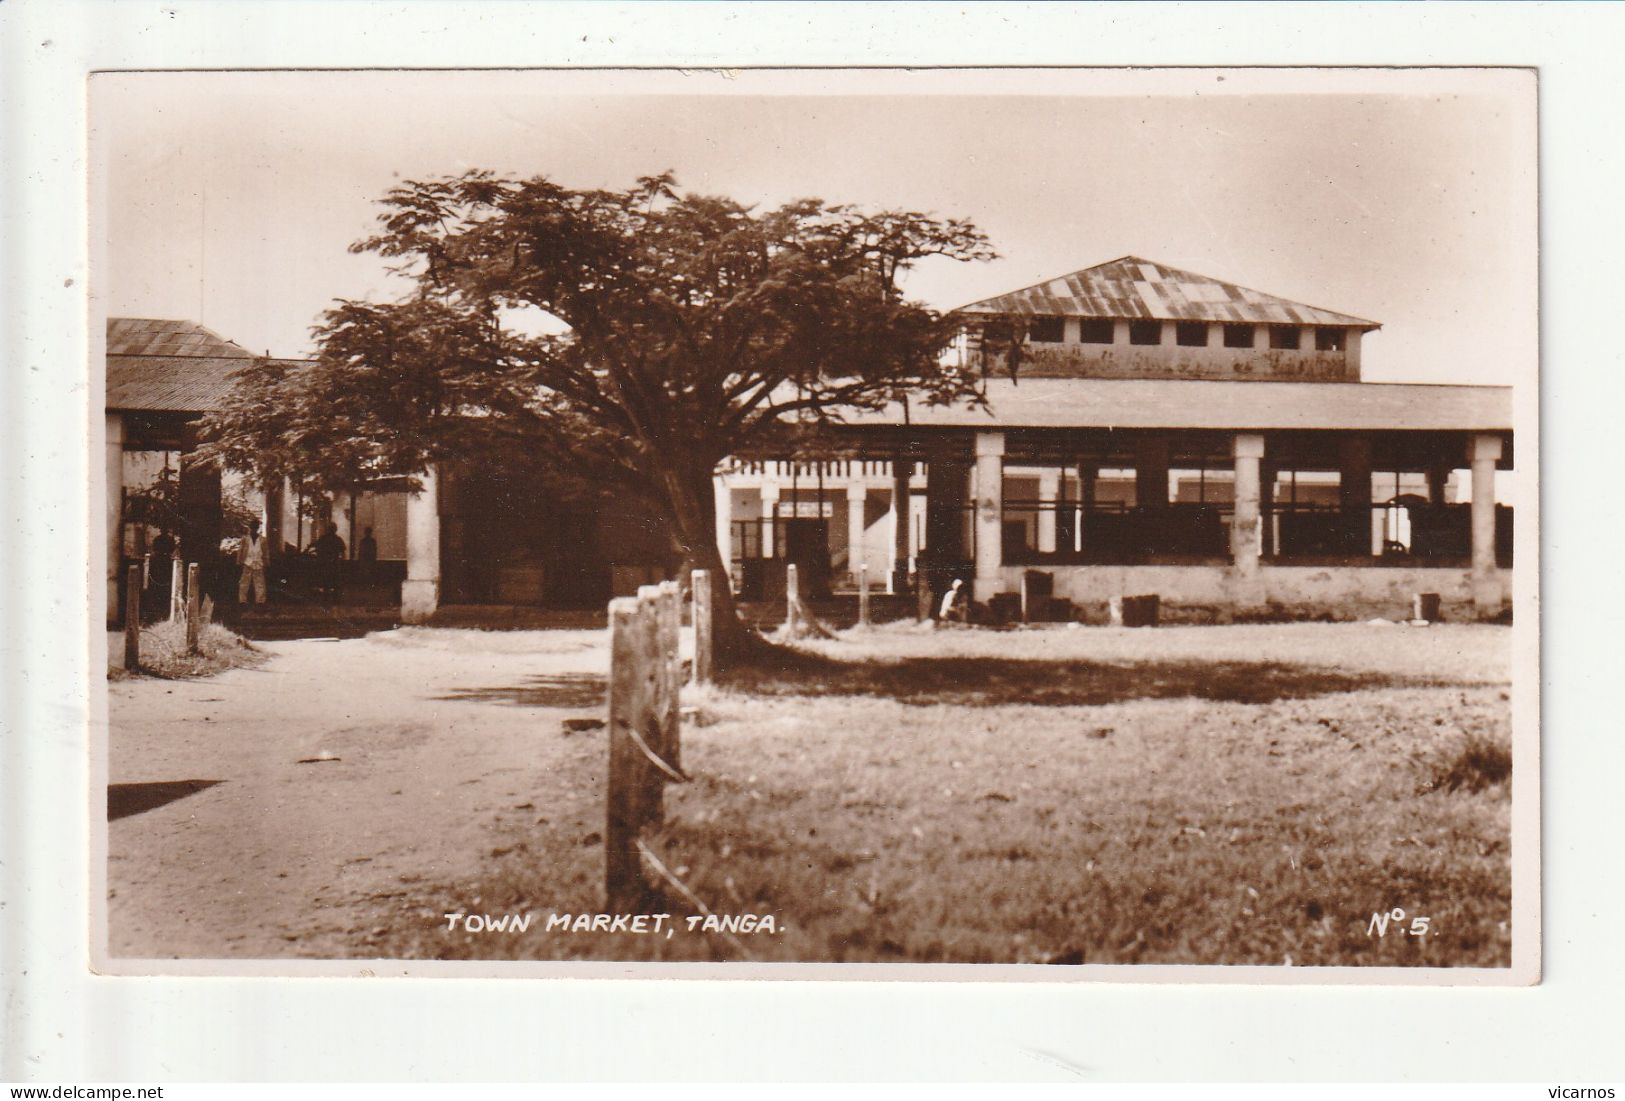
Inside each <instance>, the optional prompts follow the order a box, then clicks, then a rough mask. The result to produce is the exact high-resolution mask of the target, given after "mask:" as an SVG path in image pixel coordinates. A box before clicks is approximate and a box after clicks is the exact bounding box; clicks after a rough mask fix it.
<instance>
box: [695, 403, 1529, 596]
mask: <svg viewBox="0 0 1625 1101" xmlns="http://www.w3.org/2000/svg"><path fill="white" fill-rule="evenodd" d="M829 439H830V440H831V445H830V447H831V450H830V453H831V454H839V455H843V456H845V457H846V458H847V459H848V460H849V461H856V462H861V463H863V464H865V465H864V467H863V470H864V471H865V472H866V474H873V473H876V472H877V471H878V470H879V469H886V470H889V472H890V473H891V475H892V477H891V481H892V485H891V490H890V516H891V518H892V519H891V522H890V524H889V533H890V534H891V536H892V538H893V539H894V540H895V545H894V547H893V548H892V553H891V555H890V563H891V566H892V570H893V574H894V576H893V577H892V579H891V584H892V587H893V588H894V589H899V590H901V589H903V588H905V587H907V586H910V585H912V584H915V583H917V582H918V581H919V580H920V579H922V578H923V579H924V580H925V582H926V583H927V584H929V585H930V587H931V588H932V590H933V591H934V592H940V591H941V590H942V589H943V588H945V587H946V586H948V585H949V584H951V583H952V581H953V580H954V579H956V578H957V579H962V580H964V581H965V582H967V584H968V585H969V587H970V588H971V590H972V592H973V594H974V598H975V600H976V601H978V602H979V603H983V604H997V603H999V602H1001V601H1004V602H1008V601H1010V599H1011V596H1010V595H1008V594H1016V593H1019V592H1020V591H1021V589H1022V583H1023V576H1024V575H1025V574H1026V573H1027V572H1028V571H1040V572H1042V573H1044V574H1047V575H1048V577H1047V578H1046V579H1045V584H1046V589H1049V588H1050V587H1051V586H1052V591H1053V594H1054V595H1055V596H1056V597H1059V598H1062V599H1064V600H1067V601H1070V602H1071V603H1072V604H1073V605H1076V606H1080V607H1081V606H1088V605H1094V604H1104V602H1105V601H1107V600H1109V599H1110V598H1112V597H1114V596H1122V595H1128V594H1138V593H1155V594H1158V595H1159V596H1161V598H1162V599H1163V601H1164V602H1165V603H1166V604H1169V605H1173V606H1182V605H1183V606H1190V607H1199V608H1212V609H1232V610H1238V611H1245V610H1259V611H1267V610H1278V611H1281V612H1284V613H1287V614H1304V615H1332V616H1335V617H1339V618H1345V617H1354V616H1364V615H1387V616H1394V615H1401V614H1404V613H1406V612H1407V611H1408V609H1409V608H1410V602H1411V598H1412V596H1413V595H1414V594H1417V593H1422V592H1428V593H1438V594H1439V595H1440V597H1441V600H1442V604H1443V607H1444V609H1445V613H1446V614H1447V615H1448V616H1449V617H1450V618H1493V617H1495V616H1498V615H1500V614H1502V612H1503V611H1504V609H1505V607H1506V606H1507V603H1508V601H1509V599H1510V567H1511V554H1512V537H1511V536H1512V510H1511V509H1510V508H1508V507H1505V506H1500V505H1497V503H1496V498H1495V490H1496V474H1497V472H1498V471H1508V470H1511V469H1512V465H1513V454H1512V428H1511V394H1510V391H1509V390H1508V389H1507V388H1501V387H1476V386H1433V385H1410V384H1383V383H1325V382H1294V381H1284V382H1282V381H1269V382H1266V381H1212V380H1200V381H1198V380H1121V379H1077V378H1072V379H1030V380H1020V381H1015V382H1012V381H1009V380H996V381H992V382H990V383H989V386H988V404H987V406H986V407H983V408H975V409H972V408H966V407H956V408H947V407H932V406H920V405H911V406H910V407H909V408H907V409H904V408H902V407H900V406H893V407H892V408H890V409H888V410H886V411H883V412H864V413H857V414H853V415H851V416H848V417H847V418H845V423H843V424H841V425H839V426H837V427H835V428H833V429H832V430H831V432H830V434H829ZM767 458H768V456H765V455H764V456H759V457H758V459H760V460H764V461H765V460H766V459H767ZM813 458H815V457H814V456H811V455H809V454H807V453H806V452H805V451H802V452H799V453H797V454H796V455H794V456H788V455H787V456H780V457H779V459H781V460H790V461H808V460H810V459H813ZM877 464H884V466H883V467H881V466H879V465H877ZM871 480H872V479H871ZM921 496H923V498H924V502H923V506H924V507H923V510H922V509H920V508H919V505H918V502H917V498H918V497H921ZM905 503H907V504H905ZM727 507H728V502H725V501H722V500H720V499H719V518H718V527H719V532H721V531H727V530H729V529H728V527H725V526H724V525H725V524H729V525H731V524H732V523H733V521H734V520H735V519H737V518H735V517H732V516H729V515H727V514H725V513H724V512H722V511H720V510H723V509H726V508H727ZM922 513H923V515H920V514H922ZM910 516H918V517H919V520H920V522H902V521H901V520H900V518H907V517H910ZM724 546H725V547H726V546H727V544H724Z"/></svg>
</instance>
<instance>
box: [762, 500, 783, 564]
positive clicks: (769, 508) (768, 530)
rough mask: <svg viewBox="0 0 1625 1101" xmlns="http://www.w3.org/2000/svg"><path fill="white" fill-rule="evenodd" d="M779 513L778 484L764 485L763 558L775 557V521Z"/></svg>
mask: <svg viewBox="0 0 1625 1101" xmlns="http://www.w3.org/2000/svg"><path fill="white" fill-rule="evenodd" d="M778 511H779V486H778V483H777V482H763V483H762V557H763V558H772V557H773V528H774V524H773V520H774V518H775V517H776V516H777V515H778Z"/></svg>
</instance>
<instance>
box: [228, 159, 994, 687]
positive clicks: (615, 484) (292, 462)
mask: <svg viewBox="0 0 1625 1101" xmlns="http://www.w3.org/2000/svg"><path fill="white" fill-rule="evenodd" d="M381 204H382V206H383V208H384V209H383V213H382V214H381V215H380V216H379V222H380V224H381V230H380V232H378V233H377V234H376V235H374V236H372V237H368V238H366V239H365V240H362V241H359V242H357V243H356V244H354V245H353V246H351V250H352V251H354V252H372V253H377V254H379V255H381V256H384V257H388V258H389V259H390V260H391V262H392V263H393V264H394V265H395V267H394V270H395V271H396V272H397V273H399V274H401V275H404V276H406V277H407V278H409V279H410V280H411V281H412V293H411V294H410V295H409V296H408V297H407V298H406V299H405V300H403V301H397V302H389V303H365V302H355V301H340V302H338V303H337V304H336V305H335V306H334V307H333V308H332V309H331V310H329V311H328V312H327V313H326V314H325V315H324V316H323V319H322V321H321V324H320V325H319V326H318V328H317V329H316V336H317V344H318V348H319V352H318V355H317V358H316V360H315V362H314V363H312V364H311V365H309V366H308V367H304V368H289V367H287V366H286V365H278V364H274V363H266V364H261V365H257V366H256V367H254V368H251V369H249V370H248V371H246V372H244V374H243V376H242V379H241V383H240V385H239V387H238V391H237V394H236V396H235V398H234V400H233V401H232V402H231V403H230V404H229V405H228V406H227V408H225V409H224V410H222V411H221V412H220V413H218V414H216V415H215V416H214V417H213V418H212V424H211V427H212V429H213V430H214V432H215V442H214V443H213V444H212V445H211V450H212V453H213V454H214V455H215V457H216V458H218V459H220V460H221V461H223V462H226V463H228V464H230V465H234V466H239V467H247V468H250V469H254V470H257V471H258V472H260V473H262V474H264V475H267V476H275V475H279V474H283V473H296V474H298V475H300V476H301V477H303V478H305V479H306V480H307V482H308V483H314V484H317V485H321V486H323V487H326V488H346V487H349V486H353V485H355V484H357V483H359V482H362V481H364V480H366V479H368V478H374V477H382V476H412V475H414V474H416V473H418V472H421V471H423V470H425V469H426V468H427V466H428V465H429V464H431V463H442V462H448V461H463V462H466V461H470V460H475V461H478V460H479V459H480V458H481V457H482V456H483V455H486V454H492V455H494V454H496V453H497V452H498V451H499V450H503V449H506V450H508V451H510V452H511V450H512V445H513V444H515V443H519V444H521V445H522V446H523V447H524V449H525V450H526V451H528V452H529V453H530V454H531V455H532V456H534V457H535V458H536V460H537V461H538V462H540V463H542V464H543V465H545V466H547V467H548V468H550V469H552V470H555V471H559V472H567V473H570V474H573V475H574V476H575V477H576V479H577V480H578V482H579V483H581V484H590V485H595V486H600V487H612V488H613V489H614V490H615V491H616V492H619V493H622V494H630V495H633V496H635V497H637V498H640V499H642V500H643V501H645V502H647V503H648V505H649V507H650V508H651V510H652V511H653V512H654V514H655V515H658V516H660V517H662V518H663V522H665V523H666V524H667V525H668V526H669V528H670V535H671V538H672V541H673V544H674V547H675V548H676V549H677V550H679V551H680V552H681V553H682V554H683V555H684V556H685V557H686V559H687V560H688V561H689V562H690V563H691V564H692V565H693V566H695V567H698V568H704V569H707V570H708V571H709V573H710V576H711V577H712V578H713V579H714V580H713V586H714V591H713V595H712V600H713V606H714V607H715V608H716V609H717V612H718V616H719V622H718V629H717V632H716V642H717V647H718V658H719V660H720V661H723V662H726V661H728V660H729V659H732V658H737V657H739V656H742V655H743V654H745V653H746V652H748V650H749V648H750V645H751V639H750V636H749V634H748V632H747V631H746V630H745V629H744V628H743V627H742V626H741V625H740V623H739V620H738V618H737V615H736V614H735V611H734V605H733V597H732V593H731V592H730V591H729V587H728V585H727V582H726V578H727V576H728V572H727V569H726V564H725V563H724V562H723V561H722V560H721V557H720V555H719V553H718V548H717V545H716V534H715V533H716V527H715V515H714V503H713V496H712V489H711V484H712V483H711V479H712V476H713V474H714V472H715V470H716V467H717V464H718V463H719V462H720V461H721V460H723V459H724V458H725V457H726V456H728V455H730V454H733V453H737V452H741V451H748V450H750V449H752V448H753V447H755V448H760V447H764V446H770V445H771V443H772V441H773V440H774V439H775V438H779V437H782V435H783V433H784V432H786V430H787V429H789V428H794V427H796V426H804V425H806V424H807V423H809V422H819V421H824V420H828V419H831V418H834V419H838V418H839V417H840V416H841V415H842V413H843V411H846V410H852V409H864V408H875V407H878V406H881V405H883V404H885V403H886V402H888V401H891V400H895V399H896V398H897V397H899V396H900V395H902V394H905V393H906V394H910V395H913V396H914V397H915V398H916V399H917V400H923V401H926V402H951V401H958V400H967V399H968V400H977V398H978V396H979V387H980V381H981V380H980V378H979V377H977V376H976V375H975V374H973V373H971V372H968V371H965V370H963V369H961V368H959V367H957V366H954V365H952V364H950V363H948V362H946V361H945V360H944V358H943V357H942V354H941V353H942V351H943V350H944V348H945V347H946V345H947V344H948V342H949V341H950V340H951V339H952V336H953V333H954V330H955V328H956V324H957V323H956V321H955V319H953V318H952V317H947V316H943V315H940V314H938V313H936V312H934V311H932V310H930V309H927V308H925V307H924V306H922V305H921V304H919V303H917V302H912V301H909V300H907V299H905V298H904V296H903V294H902V291H901V289H900V287H899V283H898V280H899V276H900V275H901V274H902V273H903V272H905V271H907V270H908V269H909V268H910V267H911V266H912V265H913V264H914V263H916V262H917V261H919V260H921V259H923V258H926V257H947V258H950V259H954V260H964V261H968V260H986V259H991V258H993V256H994V253H993V251H992V249H991V247H990V246H989V243H988V240H987V238H986V237H985V236H984V235H983V234H982V232H981V231H980V230H978V229H977V228H976V227H975V226H974V225H972V224H971V223H969V222H967V221H962V220H956V219H942V218H937V217H934V216H930V215H927V214H921V213H915V212H909V211H898V210H883V211H865V210H860V209H858V208H856V207H852V206H844V205H832V204H829V203H826V202H824V201H822V200H817V199H808V200H802V201H797V202H792V203H789V204H786V205H784V206H781V207H778V208H777V209H773V210H765V211H759V210H756V209H754V208H752V207H747V206H744V205H741V204H740V203H737V202H734V201H732V200H729V199H725V198H717V197H711V196H703V195H695V194H681V193H679V192H678V190H677V188H676V185H675V182H674V180H673V179H672V177H671V175H670V174H665V175H661V176H653V177H646V178H643V179H640V180H638V182H637V184H636V185H635V186H633V187H631V188H629V189H627V190H624V191H609V190H574V189H571V188H566V187H563V186H560V185H559V184H557V183H554V182H552V181H550V180H548V179H546V178H540V177H538V178H533V179H506V178H499V177H497V176H494V175H492V174H490V173H487V172H470V173H467V174H465V175H462V176H455V177H444V178H438V179H430V180H423V181H409V182H407V183H404V184H402V185H401V186H400V187H397V188H395V189H393V190H392V191H390V192H389V194H388V195H387V196H385V197H384V198H383V199H382V200H381ZM526 318H530V319H531V321H526V320H525V319H526ZM538 318H546V319H555V320H556V323H561V324H554V326H553V327H554V329H556V330H562V331H561V332H560V335H553V336H547V335H536V333H537V332H538V331H545V326H538V325H536V324H533V323H531V322H533V321H534V320H535V319H538Z"/></svg>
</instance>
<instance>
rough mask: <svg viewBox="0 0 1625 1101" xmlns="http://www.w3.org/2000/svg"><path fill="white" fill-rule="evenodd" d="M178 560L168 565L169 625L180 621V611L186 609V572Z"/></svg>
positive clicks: (171, 561)
mask: <svg viewBox="0 0 1625 1101" xmlns="http://www.w3.org/2000/svg"><path fill="white" fill-rule="evenodd" d="M183 567H184V563H182V562H181V560H180V559H179V558H174V559H171V560H170V563H169V620H170V622H171V623H179V622H180V621H181V614H182V610H183V609H184V608H185V607H186V570H185V569H184V568H183Z"/></svg>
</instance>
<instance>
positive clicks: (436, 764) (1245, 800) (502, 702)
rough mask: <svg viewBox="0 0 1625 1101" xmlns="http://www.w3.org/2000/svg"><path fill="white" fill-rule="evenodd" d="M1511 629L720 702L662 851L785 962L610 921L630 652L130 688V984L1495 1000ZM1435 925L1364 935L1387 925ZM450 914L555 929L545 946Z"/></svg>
mask: <svg viewBox="0 0 1625 1101" xmlns="http://www.w3.org/2000/svg"><path fill="white" fill-rule="evenodd" d="M1509 641H1510V631H1508V630H1506V629H1505V628H1498V627H1481V626H1467V625H1445V626H1435V627H1432V628H1427V629H1412V628H1406V627H1398V626H1377V625H1366V624H1285V625H1281V624H1278V625H1249V626H1231V627H1171V628H1157V629H1154V630H1125V629H1111V628H1075V629H1063V628H1056V629H1043V630H1023V631H1007V632H994V631H980V630H963V629H960V630H954V629H948V630H935V631H933V630H922V629H920V628H918V627H914V626H912V625H896V626H890V627H884V628H878V629H874V630H871V631H852V632H847V633H846V634H845V635H843V636H842V637H841V638H840V639H838V640H836V641H831V642H821V643H809V644H805V645H803V646H802V647H800V648H799V650H798V651H797V652H796V654H795V656H794V658H793V659H792V660H789V661H787V662H786V663H785V665H784V667H783V668H781V669H779V670H776V671H774V672H772V673H770V674H769V673H754V674H752V675H750V676H748V677H742V678H738V679H736V680H734V681H733V682H731V683H729V684H727V685H726V686H722V687H717V688H712V689H708V690H705V691H703V692H699V691H694V690H690V691H689V692H688V693H686V695H685V701H686V702H687V703H689V704H691V705H692V706H693V707H695V708H696V709H697V710H696V712H695V714H694V716H693V718H694V721H692V722H690V723H688V724H687V725H686V726H685V729H684V732H683V760H684V765H685V767H686V769H687V770H688V772H689V773H690V774H691V775H692V776H693V782H691V783H689V784H685V785H679V786H673V787H669V788H668V789H667V796H666V805H667V826H666V828H665V830H664V831H663V832H662V833H660V834H659V835H656V836H653V837H651V838H650V839H649V840H650V844H651V847H652V849H653V850H654V851H655V852H657V853H658V854H660V858H661V859H662V860H663V861H664V862H665V863H666V864H667V865H668V867H669V868H671V869H672V871H673V872H674V873H675V874H676V875H677V876H678V878H679V879H680V880H681V881H682V882H683V883H684V884H686V885H687V887H688V888H689V889H690V890H692V892H693V893H694V895H695V896H697V897H698V899H699V900H701V901H702V902H704V903H705V904H707V905H708V906H709V908H710V909H712V910H713V911H715V912H716V913H717V914H719V915H736V916H737V915H747V914H750V915H757V917H758V918H760V917H763V916H766V915H771V916H772V917H773V928H774V931H773V932H770V933H764V932H761V931H757V932H750V933H746V932H743V931H739V932H737V933H736V934H735V935H731V936H729V935H719V934H714V933H707V932H705V931H704V930H703V929H695V930H693V931H690V930H689V929H688V928H687V926H686V922H684V921H683V920H682V919H683V916H684V915H686V914H688V913H689V912H690V907H689V905H688V904H687V903H685V902H683V901H682V900H681V899H680V898H679V897H678V895H677V892H676V891H675V890H668V891H667V892H666V895H667V897H665V898H651V899H650V900H648V906H647V907H645V908H644V909H647V910H648V911H649V912H650V913H658V912H668V913H671V914H673V915H675V918H674V919H673V920H675V921H676V922H678V924H677V928H676V929H675V931H674V932H673V935H671V936H669V937H668V936H665V935H663V934H661V935H650V934H641V935H640V934H636V933H631V932H597V933H590V932H576V933H571V932H566V931H564V930H562V929H560V928H558V927H557V925H556V923H555V927H554V928H553V929H551V930H549V929H548V927H547V926H548V923H549V919H550V918H552V917H554V916H555V915H561V914H571V915H579V914H596V913H597V912H599V911H600V910H602V909H603V901H602V888H603V883H602V877H603V829H604V801H603V788H604V766H605V761H606V745H605V735H604V732H603V730H602V729H601V728H600V729H581V727H583V726H587V727H590V725H591V724H590V722H589V723H583V722H567V720H590V719H592V718H594V717H601V715H602V700H603V683H604V677H603V674H604V670H605V668H606V666H607V657H606V655H605V652H604V645H605V637H604V632H602V631H590V632H589V631H551V632H505V633H493V632H482V631H464V630H428V629H406V630H400V631H392V632H385V633H382V634H378V635H373V636H370V637H368V638H365V639H353V640H345V641H325V642H323V641H308V642H272V643H263V644H260V645H261V647H262V648H263V649H264V650H265V651H267V653H268V654H269V658H268V660H267V661H266V662H265V664H264V665H263V666H261V667H259V668H243V669H234V670H230V671H228V672H225V673H222V674H220V675H218V676H214V677H208V678H204V679H201V680H196V681H190V682H188V681H163V680H156V679H149V678H132V679H129V680H124V681H120V682H118V683H116V684H114V685H112V686H111V687H110V692H111V695H112V705H111V714H112V726H111V741H110V749H111V755H110V771H111V780H112V781H113V785H112V788H113V790H112V791H111V792H110V796H116V797H117V798H116V800H114V801H115V802H117V803H118V804H119V807H118V809H116V810H115V809H114V808H113V807H112V806H111V805H110V817H112V818H114V819H115V820H113V821H111V822H110V823H109V864H108V869H109V876H108V881H109V898H110V902H109V944H110V948H111V950H112V953H113V955H115V956H120V957H124V956H138V957H139V956H183V957H197V956H201V957H237V958H275V957H305V958H346V959H368V958H498V959H501V958H537V959H575V958H593V959H670V960H695V959H699V960H739V959H754V960H763V961H851V960H861V961H882V962H893V961H896V962H901V961H916V962H920V961H951V962H977V961H995V962H1015V963H1056V964H1072V963H1080V962H1087V963H1257V964H1285V963H1288V962H1290V963H1292V964H1295V965H1321V964H1359V965H1382V964H1396V965H1452V966H1496V965H1505V964H1507V963H1508V962H1509V951H1510V930H1509V921H1510V872H1509V852H1508V840H1509V801H1510V800H1509V795H1510V791H1509V788H1510V783H1511V780H1510V778H1509V776H1508V760H1509V758H1508V750H1509V743H1510V735H1509V702H1508V701H1509V696H1510V691H1511V687H1510V684H1509V683H1508V673H1507V669H1508V660H1509V655H1508V647H1509ZM1396 907H1399V908H1403V909H1404V910H1405V911H1406V913H1407V915H1408V916H1407V919H1406V921H1407V922H1408V921H1409V920H1410V919H1411V917H1420V916H1425V917H1427V918H1428V919H1429V922H1428V931H1427V934H1426V935H1425V936H1411V935H1408V934H1407V933H1404V932H1401V928H1400V925H1399V924H1395V925H1394V926H1393V927H1391V928H1389V929H1388V931H1387V932H1386V934H1385V935H1382V936H1378V935H1375V934H1374V933H1372V932H1371V931H1370V922H1371V918H1372V915H1373V913H1374V912H1377V911H1385V912H1386V911H1391V910H1392V909H1394V908H1396ZM448 913H465V914H469V915H491V916H492V917H494V918H498V919H499V920H500V918H501V916H504V915H511V916H513V917H515V918H519V917H523V916H524V915H529V916H530V922H529V924H528V925H527V926H526V927H525V929H524V931H523V932H515V931H514V930H513V929H512V928H511V927H510V928H509V929H507V930H505V931H502V932H492V931H483V932H470V931H468V930H467V929H466V928H463V927H459V928H458V929H456V930H451V929H449V928H448V921H447V919H446V917H445V915H446V914H448Z"/></svg>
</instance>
